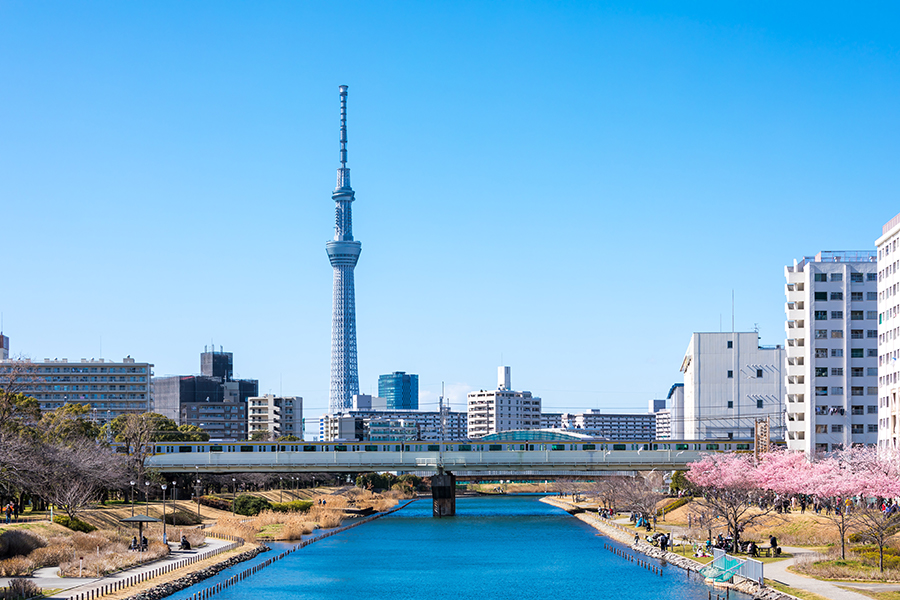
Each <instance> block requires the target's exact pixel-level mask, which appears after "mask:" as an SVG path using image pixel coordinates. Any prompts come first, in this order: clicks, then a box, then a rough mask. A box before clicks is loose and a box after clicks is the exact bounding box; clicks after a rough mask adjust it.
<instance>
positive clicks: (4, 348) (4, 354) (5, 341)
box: [0, 333, 9, 360]
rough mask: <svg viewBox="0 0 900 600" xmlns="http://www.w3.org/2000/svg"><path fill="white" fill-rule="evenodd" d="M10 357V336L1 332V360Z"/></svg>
mask: <svg viewBox="0 0 900 600" xmlns="http://www.w3.org/2000/svg"><path fill="white" fill-rule="evenodd" d="M8 358H9V338H8V337H6V336H5V335H3V334H2V333H0V360H6V359H8Z"/></svg>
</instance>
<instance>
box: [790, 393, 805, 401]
mask: <svg viewBox="0 0 900 600" xmlns="http://www.w3.org/2000/svg"><path fill="white" fill-rule="evenodd" d="M787 401H788V402H790V403H801V402H803V401H804V396H803V394H788V395H787Z"/></svg>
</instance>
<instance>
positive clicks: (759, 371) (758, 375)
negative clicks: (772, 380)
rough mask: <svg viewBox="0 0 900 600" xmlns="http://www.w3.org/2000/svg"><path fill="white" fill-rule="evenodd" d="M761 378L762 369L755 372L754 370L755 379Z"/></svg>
mask: <svg viewBox="0 0 900 600" xmlns="http://www.w3.org/2000/svg"><path fill="white" fill-rule="evenodd" d="M762 376H763V370H762V369H757V370H756V378H757V379H761V378H762Z"/></svg>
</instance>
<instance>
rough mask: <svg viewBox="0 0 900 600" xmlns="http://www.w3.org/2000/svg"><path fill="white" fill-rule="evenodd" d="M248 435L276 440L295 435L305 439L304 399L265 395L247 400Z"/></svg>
mask: <svg viewBox="0 0 900 600" xmlns="http://www.w3.org/2000/svg"><path fill="white" fill-rule="evenodd" d="M247 433H248V435H249V436H250V438H251V439H252V438H253V434H254V433H257V434H260V433H261V434H264V437H265V438H266V439H270V440H276V439H278V438H280V437H282V436H286V435H293V436H296V437H298V438H300V439H301V440H302V439H303V398H301V397H299V396H275V395H272V394H265V395H262V396H251V397H250V398H248V399H247Z"/></svg>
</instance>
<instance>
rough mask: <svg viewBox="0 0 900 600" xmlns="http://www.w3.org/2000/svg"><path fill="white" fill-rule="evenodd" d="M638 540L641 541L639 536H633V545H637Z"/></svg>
mask: <svg viewBox="0 0 900 600" xmlns="http://www.w3.org/2000/svg"><path fill="white" fill-rule="evenodd" d="M640 539H641V536H639V535H638V534H634V543H635V545H637V543H638V542H639V541H640Z"/></svg>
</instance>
